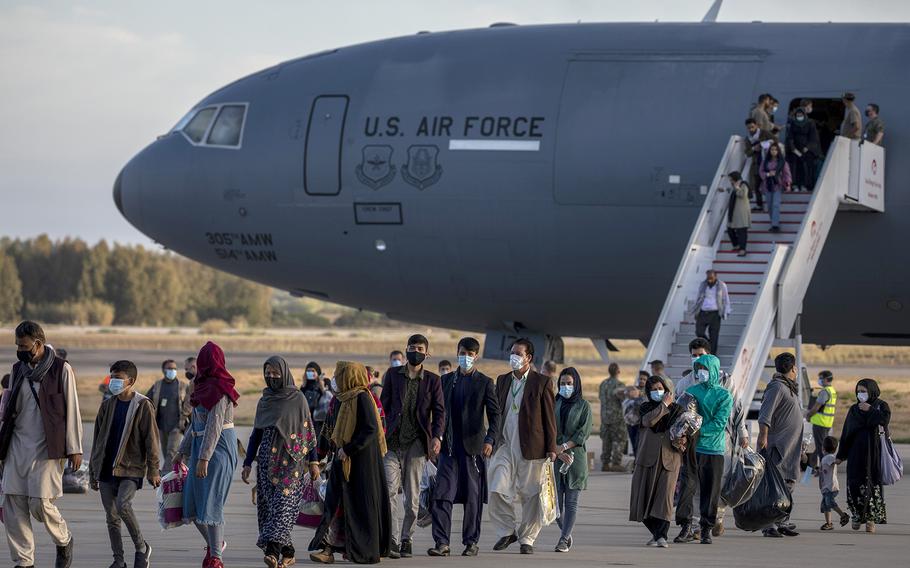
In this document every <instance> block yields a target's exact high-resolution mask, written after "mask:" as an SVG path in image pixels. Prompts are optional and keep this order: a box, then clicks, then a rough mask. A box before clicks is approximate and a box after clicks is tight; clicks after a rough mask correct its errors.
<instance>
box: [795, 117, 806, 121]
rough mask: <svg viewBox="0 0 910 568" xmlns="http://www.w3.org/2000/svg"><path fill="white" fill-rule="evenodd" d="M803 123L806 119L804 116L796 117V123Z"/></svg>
mask: <svg viewBox="0 0 910 568" xmlns="http://www.w3.org/2000/svg"><path fill="white" fill-rule="evenodd" d="M805 121H806V117H805V116H797V117H796V122H805Z"/></svg>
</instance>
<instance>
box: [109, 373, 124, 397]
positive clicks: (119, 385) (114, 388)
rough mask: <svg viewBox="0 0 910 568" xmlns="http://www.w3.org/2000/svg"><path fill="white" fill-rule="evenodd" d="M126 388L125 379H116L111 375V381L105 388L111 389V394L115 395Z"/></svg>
mask: <svg viewBox="0 0 910 568" xmlns="http://www.w3.org/2000/svg"><path fill="white" fill-rule="evenodd" d="M125 388H126V381H124V380H123V379H116V378H114V377H111V382H110V383H108V385H107V390H109V391H111V394H112V395H114V396H117V395H118V394H120V393H122V392H123V389H125Z"/></svg>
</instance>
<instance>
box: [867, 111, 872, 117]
mask: <svg viewBox="0 0 910 568" xmlns="http://www.w3.org/2000/svg"><path fill="white" fill-rule="evenodd" d="M866 116H868V117H869V118H872V113H871V112H869V111H868V110H867V111H866Z"/></svg>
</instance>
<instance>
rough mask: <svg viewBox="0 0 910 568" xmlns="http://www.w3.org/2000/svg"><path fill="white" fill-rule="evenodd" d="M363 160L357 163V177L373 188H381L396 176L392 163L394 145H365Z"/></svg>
mask: <svg viewBox="0 0 910 568" xmlns="http://www.w3.org/2000/svg"><path fill="white" fill-rule="evenodd" d="M362 153H363V160H362V161H361V162H360V164H358V165H357V168H356V172H357V179H359V180H360V183H362V184H363V185H365V186H367V187H369V188H371V189H379V188H380V187H382V186H384V185H386V184H388V183H389V182H390V181H392V178H394V177H395V166H393V165H392V147H391V146H384V145H369V146H364V147H363V150H362Z"/></svg>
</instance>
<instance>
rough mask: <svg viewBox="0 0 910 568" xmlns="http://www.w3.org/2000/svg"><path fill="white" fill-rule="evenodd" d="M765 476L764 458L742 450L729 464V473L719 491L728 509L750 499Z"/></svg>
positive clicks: (749, 449)
mask: <svg viewBox="0 0 910 568" xmlns="http://www.w3.org/2000/svg"><path fill="white" fill-rule="evenodd" d="M764 475H765V458H763V457H761V455H759V454H758V452H756V451H755V450H753V449H752V448H744V449H743V450H742V451H740V452H739V453H738V454H737V455H736V456H735V457H734V458H733V462H732V463H731V464H730V472H729V473H728V474H727V479H726V480H725V481H724V485H723V487H722V488H721V490H720V496H721V498H722V499H723V500H724V503H726V504H727V506H728V507H738V506H739V505H742V504H743V503H745V502H746V501H748V500H749V499H751V498H752V495H753V494H754V493H755V490H756V489H758V485H759V484H760V483H761V480H762V477H764Z"/></svg>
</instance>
